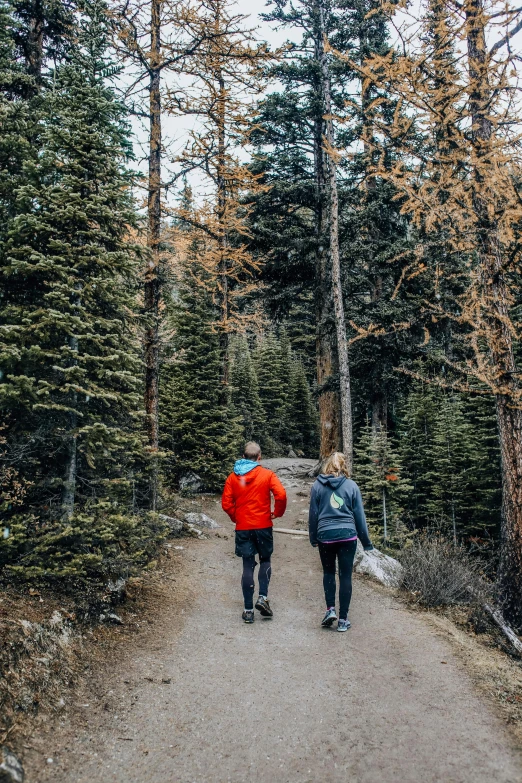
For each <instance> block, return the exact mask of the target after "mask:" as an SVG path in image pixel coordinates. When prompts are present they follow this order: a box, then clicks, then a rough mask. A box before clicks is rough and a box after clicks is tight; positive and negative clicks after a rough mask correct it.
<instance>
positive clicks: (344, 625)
mask: <svg viewBox="0 0 522 783" xmlns="http://www.w3.org/2000/svg"><path fill="white" fill-rule="evenodd" d="M351 625H352V624H351V622H350V621H349V620H339V621H338V623H337V630H338V631H339V633H344V632H345V631H347V630H348V628H351Z"/></svg>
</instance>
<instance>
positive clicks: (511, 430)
mask: <svg viewBox="0 0 522 783" xmlns="http://www.w3.org/2000/svg"><path fill="white" fill-rule="evenodd" d="M464 10H465V14H466V24H467V46H468V61H469V76H470V82H471V90H470V98H469V103H470V113H471V117H472V134H471V136H472V143H473V145H474V153H475V156H476V160H477V161H479V164H482V165H479V164H477V165H476V166H475V170H474V172H473V187H474V194H473V195H474V198H473V206H474V210H475V216H476V220H477V254H478V256H479V262H480V285H481V294H482V300H483V301H484V303H485V307H486V314H485V320H486V322H487V330H488V333H489V336H488V343H489V351H490V361H491V365H492V368H493V372H494V374H495V378H496V385H497V388H499V389H500V390H501V391H500V393H497V396H496V410H497V423H498V431H499V441H500V449H501V457H502V460H501V464H502V531H501V558H500V568H499V576H498V583H499V588H500V599H501V602H502V605H503V610H504V613H505V616H506V618H507V620H508V622H510V623H511V624H512V625H514V626H515V628H517V629H520V628H522V411H520V410H519V409H517V408H516V407H513V406H516V405H517V404H518V403H517V396H518V391H519V389H518V383H517V376H516V364H515V353H514V346H513V336H512V332H511V330H510V328H509V309H510V298H509V290H508V285H507V281H506V278H505V273H504V271H503V270H504V264H503V258H502V248H501V243H500V238H499V236H498V228H497V225H496V223H495V218H494V216H493V217H492V216H491V215H490V210H489V209H488V183H487V179H488V178H487V177H486V176H485V172H487V166H486V165H484V162H487V160H488V158H489V155H490V153H491V146H492V123H491V120H490V118H489V114H488V106H489V100H490V97H491V85H490V81H489V54H488V51H487V47H486V36H485V19H486V17H485V12H484V8H483V2H482V0H468V1H467V2H466V4H465V6H464Z"/></svg>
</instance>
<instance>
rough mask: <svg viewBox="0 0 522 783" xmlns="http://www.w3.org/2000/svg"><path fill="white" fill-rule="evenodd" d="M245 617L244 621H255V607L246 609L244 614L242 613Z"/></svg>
mask: <svg viewBox="0 0 522 783" xmlns="http://www.w3.org/2000/svg"><path fill="white" fill-rule="evenodd" d="M241 617H242V618H243V621H244V622H245V623H253V622H254V610H253V609H245V611H244V612H243V614H242V615H241Z"/></svg>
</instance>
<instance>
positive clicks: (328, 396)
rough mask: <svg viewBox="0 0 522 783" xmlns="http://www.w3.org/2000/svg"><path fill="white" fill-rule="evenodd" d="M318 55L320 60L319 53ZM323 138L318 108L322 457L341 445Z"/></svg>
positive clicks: (317, 303)
mask: <svg viewBox="0 0 522 783" xmlns="http://www.w3.org/2000/svg"><path fill="white" fill-rule="evenodd" d="M316 44H317V42H316ZM317 58H318V59H319V57H318V56H317ZM319 92H320V91H319V89H318V93H319ZM323 138H324V120H323V117H322V111H321V112H320V113H319V115H318V116H317V117H316V120H315V130H314V169H315V189H316V242H317V250H316V264H315V312H316V365H317V388H318V406H319V423H320V448H319V454H320V457H321V459H325V458H326V457H329V456H330V454H332V453H333V452H334V451H339V450H340V448H341V432H340V419H341V415H340V406H339V394H338V393H337V390H336V389H335V388H333V378H334V376H335V375H336V374H337V363H336V356H335V346H334V344H333V334H332V332H333V304H332V284H331V268H330V264H329V259H328V211H327V209H326V204H327V182H326V155H325V152H324V148H323Z"/></svg>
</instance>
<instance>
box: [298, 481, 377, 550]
mask: <svg viewBox="0 0 522 783" xmlns="http://www.w3.org/2000/svg"><path fill="white" fill-rule="evenodd" d="M341 529H342V530H343V531H344V530H345V531H346V536H345V538H352V537H354V536H357V537H358V538H359V540H360V542H361V544H362V545H363V547H364V548H365V549H373V546H372V542H371V541H370V536H369V534H368V526H367V524H366V517H365V515H364V508H363V502H362V497H361V491H360V489H359V487H358V486H357V484H356V483H355V481H352V480H351V479H348V478H346V477H345V476H329V475H326V474H324V473H321V474H320V475H319V476H318V477H317V480H316V481H315V482H314V485H313V487H312V494H311V497H310V511H309V514H308V531H309V534H310V543H311V544H313V545H314V546H315V544H317V543H318V542H319V541H328V540H329V533H330V536H331V531H334V530H335V531H336V532H337V531H339V530H341ZM335 538H338V535H336V536H335Z"/></svg>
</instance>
